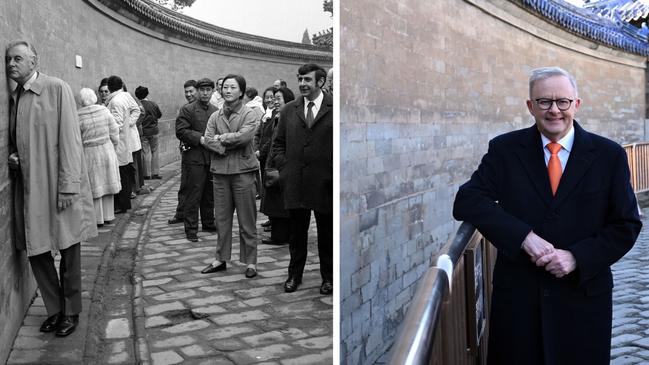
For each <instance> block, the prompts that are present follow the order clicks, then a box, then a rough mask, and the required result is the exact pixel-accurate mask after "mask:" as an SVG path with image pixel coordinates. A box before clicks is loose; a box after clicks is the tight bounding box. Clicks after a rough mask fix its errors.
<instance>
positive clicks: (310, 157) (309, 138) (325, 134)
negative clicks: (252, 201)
mask: <svg viewBox="0 0 649 365" xmlns="http://www.w3.org/2000/svg"><path fill="white" fill-rule="evenodd" d="M279 114H280V117H279V124H278V125H277V131H276V132H275V133H276V135H275V140H274V141H273V146H272V152H271V154H272V155H273V163H274V164H275V166H277V169H278V170H279V175H280V184H281V186H282V189H283V191H284V207H285V208H286V209H312V210H315V211H318V212H321V213H324V214H330V213H332V212H333V101H332V98H331V95H329V94H324V97H323V100H322V104H321V105H320V110H319V111H318V114H317V115H316V116H315V118H314V123H313V126H312V127H311V128H309V127H308V126H307V125H306V120H305V117H304V97H299V98H297V99H296V100H293V101H291V102H289V103H288V104H286V105H284V107H283V108H282V110H280V113H279Z"/></svg>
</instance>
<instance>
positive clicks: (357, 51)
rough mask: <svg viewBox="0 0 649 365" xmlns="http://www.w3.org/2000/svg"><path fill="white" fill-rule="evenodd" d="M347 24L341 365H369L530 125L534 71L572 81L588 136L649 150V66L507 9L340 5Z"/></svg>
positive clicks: (475, 1) (456, 1)
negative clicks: (460, 216)
mask: <svg viewBox="0 0 649 365" xmlns="http://www.w3.org/2000/svg"><path fill="white" fill-rule="evenodd" d="M340 19H341V20H340V21H341V50H340V53H341V55H344V56H343V57H341V59H340V65H341V70H342V71H341V78H340V80H341V81H340V86H341V87H340V90H341V91H340V97H341V103H340V105H341V109H340V115H341V143H340V148H341V153H340V154H341V162H340V166H341V171H340V177H341V181H345V182H346V183H344V184H341V186H340V189H341V202H340V214H341V219H340V222H341V223H340V224H341V227H340V231H341V244H340V257H341V258H344V259H343V260H342V262H341V275H340V278H341V283H340V295H341V312H340V313H341V319H342V321H341V326H340V331H341V333H340V338H341V347H340V349H341V362H343V363H346V364H350V365H351V364H370V363H373V362H375V360H377V359H378V358H379V357H380V356H381V355H382V354H383V353H385V351H386V350H387V349H388V348H389V346H390V345H391V343H392V341H393V338H394V335H395V331H396V329H397V327H398V325H399V324H400V322H401V321H402V320H403V318H404V315H405V310H406V308H407V305H408V303H409V301H410V299H411V297H412V295H413V294H414V291H415V289H416V286H417V279H418V278H419V277H420V275H421V274H422V273H423V272H424V271H425V270H426V269H427V268H428V267H429V265H430V263H431V257H432V256H433V255H435V254H436V253H437V252H439V250H440V248H441V247H442V246H443V245H444V244H445V243H446V242H447V240H448V239H449V237H450V236H451V235H452V234H453V233H454V232H455V230H456V229H457V227H458V223H457V222H455V221H454V220H453V219H452V216H451V206H452V201H453V198H454V195H455V192H456V191H457V187H458V186H459V184H461V183H463V182H464V181H466V180H467V179H468V177H469V175H470V174H471V172H473V170H474V169H475V168H476V166H477V164H478V162H479V159H480V157H481V156H482V155H483V154H484V153H485V152H486V148H487V142H488V141H489V139H490V138H493V137H494V136H496V135H498V134H501V133H503V132H506V131H510V130H513V129H519V128H523V127H526V126H529V125H531V124H532V119H531V117H530V116H529V114H528V112H527V109H526V107H525V100H526V98H527V93H528V86H527V77H528V74H529V71H530V70H531V69H532V68H535V67H539V66H547V65H559V66H562V67H564V68H566V69H567V70H569V71H571V72H572V73H574V74H575V75H576V77H577V80H578V83H579V91H580V96H581V97H582V99H583V103H582V108H581V110H580V113H579V115H578V119H579V120H580V121H581V123H582V125H584V126H585V127H586V128H587V129H590V130H592V131H594V132H597V133H600V134H603V135H605V136H608V137H610V138H612V139H614V140H616V141H618V142H620V143H628V142H635V141H640V140H644V139H645V136H644V118H645V115H644V113H645V61H646V60H645V58H643V57H640V56H634V55H630V54H626V53H624V52H622V51H619V50H614V49H611V48H608V47H606V46H603V45H599V44H595V43H592V42H591V41H588V40H585V39H583V38H579V37H577V36H575V35H574V34H571V33H567V32H565V31H563V30H561V29H559V28H556V27H555V26H554V25H552V24H550V23H548V22H547V21H545V20H543V19H541V18H539V17H537V16H535V15H533V14H532V13H530V12H527V11H525V10H523V9H522V8H520V7H518V6H517V5H516V4H515V2H512V1H506V0H437V1H414V2H413V1H400V0H388V1H384V2H376V1H370V0H358V1H353V2H352V1H344V2H343V3H342V4H341V14H340ZM359 60H363V61H361V62H359Z"/></svg>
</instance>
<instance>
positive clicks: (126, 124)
mask: <svg viewBox="0 0 649 365" xmlns="http://www.w3.org/2000/svg"><path fill="white" fill-rule="evenodd" d="M132 100H133V98H132V97H131V96H130V95H129V94H128V93H127V92H124V91H122V90H117V91H115V92H113V93H111V94H110V95H108V99H107V101H108V109H109V110H110V112H111V113H112V114H113V116H114V117H115V121H116V122H117V125H118V126H119V143H118V144H117V147H115V152H116V153H117V161H118V162H119V166H124V165H128V164H129V163H131V162H133V155H132V154H131V153H132V152H134V151H137V150H134V149H133V148H134V147H135V146H131V144H132V143H134V142H133V141H134V137H133V131H135V133H136V135H135V138H136V139H137V140H138V141H139V135H137V126H136V122H137V119H138V118H139V117H140V108H139V107H138V106H137V103H135V101H134V100H133V103H131V101H132Z"/></svg>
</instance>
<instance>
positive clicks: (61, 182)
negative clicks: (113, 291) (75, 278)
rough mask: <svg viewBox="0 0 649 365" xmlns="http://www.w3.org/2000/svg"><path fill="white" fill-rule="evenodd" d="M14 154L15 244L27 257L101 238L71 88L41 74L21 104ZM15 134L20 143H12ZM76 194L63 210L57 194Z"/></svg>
mask: <svg viewBox="0 0 649 365" xmlns="http://www.w3.org/2000/svg"><path fill="white" fill-rule="evenodd" d="M17 115H18V119H17V122H16V125H15V128H12V131H10V146H9V152H14V151H15V152H17V153H18V158H19V160H20V169H19V170H18V171H12V183H13V185H14V186H13V188H14V194H13V199H14V223H15V230H14V233H15V237H14V238H15V242H16V246H17V248H18V249H26V250H27V255H28V256H35V255H40V254H42V253H46V252H50V251H51V250H62V249H65V248H68V247H70V246H72V245H73V244H76V243H78V242H81V241H85V240H87V239H89V238H91V237H94V236H96V235H97V226H96V221H95V211H94V207H93V204H92V196H91V193H90V182H89V181H88V172H87V171H86V162H85V157H84V153H83V146H82V144H81V134H80V130H79V123H78V119H77V110H76V105H75V101H74V96H73V94H72V90H70V86H68V84H66V83H65V82H63V81H62V80H60V79H57V78H54V77H50V76H47V75H44V74H42V73H41V74H39V75H38V77H37V78H36V80H34V82H33V83H32V84H31V87H30V89H29V90H25V91H24V92H23V95H22V96H21V97H20V102H19V104H18V113H17ZM13 130H15V139H13V137H11V136H13V135H14V132H13ZM59 193H71V194H76V195H75V197H74V200H73V203H72V205H71V206H69V207H68V208H66V209H64V210H62V211H59V210H58V208H57V203H58V194H59Z"/></svg>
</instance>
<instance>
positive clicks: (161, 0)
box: [151, 0, 196, 11]
mask: <svg viewBox="0 0 649 365" xmlns="http://www.w3.org/2000/svg"><path fill="white" fill-rule="evenodd" d="M151 1H153V2H154V3H157V4H160V5H162V6H164V7H165V8H169V9H171V10H174V11H178V10H181V9H183V8H187V7H190V6H192V4H194V2H195V1H196V0H151Z"/></svg>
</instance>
